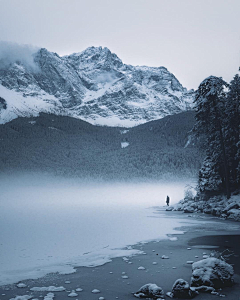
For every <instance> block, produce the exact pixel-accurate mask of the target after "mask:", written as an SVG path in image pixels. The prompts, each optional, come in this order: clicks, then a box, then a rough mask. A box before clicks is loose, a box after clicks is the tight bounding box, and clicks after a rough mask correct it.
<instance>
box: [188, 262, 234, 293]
mask: <svg viewBox="0 0 240 300" xmlns="http://www.w3.org/2000/svg"><path fill="white" fill-rule="evenodd" d="M233 275H234V271H233V267H232V266H231V265H229V264H228V263H226V262H225V261H223V260H220V259H218V258H215V257H209V258H206V259H203V260H200V261H198V262H195V263H194V264H193V265H192V278H191V286H210V287H213V288H215V289H219V288H222V287H224V286H231V285H232V284H233Z"/></svg>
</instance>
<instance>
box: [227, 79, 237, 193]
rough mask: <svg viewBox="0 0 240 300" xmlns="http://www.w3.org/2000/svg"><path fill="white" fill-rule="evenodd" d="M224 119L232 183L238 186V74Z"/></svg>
mask: <svg viewBox="0 0 240 300" xmlns="http://www.w3.org/2000/svg"><path fill="white" fill-rule="evenodd" d="M224 120H225V124H224V125H225V140H226V142H225V144H226V151H227V155H228V158H229V159H228V161H229V176H230V184H231V186H232V187H233V188H237V187H239V186H240V77H239V75H238V74H237V75H235V76H234V78H233V80H232V81H231V82H230V85H229V92H228V94H227V99H226V109H225V118H224Z"/></svg>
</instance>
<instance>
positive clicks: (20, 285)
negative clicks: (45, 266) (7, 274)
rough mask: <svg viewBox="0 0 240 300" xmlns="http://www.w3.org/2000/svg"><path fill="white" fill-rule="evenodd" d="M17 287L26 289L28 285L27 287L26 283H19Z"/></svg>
mask: <svg viewBox="0 0 240 300" xmlns="http://www.w3.org/2000/svg"><path fill="white" fill-rule="evenodd" d="M17 287H18V288H25V287H27V285H26V284H25V283H22V282H19V283H18V284H17Z"/></svg>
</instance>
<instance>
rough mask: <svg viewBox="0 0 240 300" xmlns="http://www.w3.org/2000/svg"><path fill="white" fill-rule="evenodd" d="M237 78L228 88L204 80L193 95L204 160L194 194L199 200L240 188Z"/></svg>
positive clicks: (239, 80)
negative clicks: (197, 191)
mask: <svg viewBox="0 0 240 300" xmlns="http://www.w3.org/2000/svg"><path fill="white" fill-rule="evenodd" d="M239 104H240V77H239V75H236V76H235V77H234V78H233V80H232V81H231V82H230V84H227V83H226V82H225V81H224V80H223V79H222V78H218V77H214V76H210V77H208V78H206V79H205V80H204V81H203V82H202V83H201V84H200V85H199V88H198V90H197V92H196V97H195V108H196V123H195V125H194V128H193V132H194V133H195V135H196V136H198V137H201V140H202V141H204V143H203V142H202V146H203V147H204V149H205V153H206V156H205V158H204V160H203V162H202V167H201V169H200V171H199V182H198V190H199V193H200V195H201V197H203V198H209V197H210V196H212V195H217V194H221V193H225V194H226V196H227V198H228V199H229V198H230V196H231V193H232V192H234V191H236V190H237V189H239V187H240V139H239V130H240V111H239V109H240V107H239Z"/></svg>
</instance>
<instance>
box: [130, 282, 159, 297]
mask: <svg viewBox="0 0 240 300" xmlns="http://www.w3.org/2000/svg"><path fill="white" fill-rule="evenodd" d="M134 296H135V297H137V298H155V299H156V298H160V299H163V298H164V291H163V289H162V288H161V287H159V286H157V285H156V284H155V283H147V284H145V285H143V286H142V287H141V288H140V289H139V290H138V291H137V292H136V293H135V294H134Z"/></svg>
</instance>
